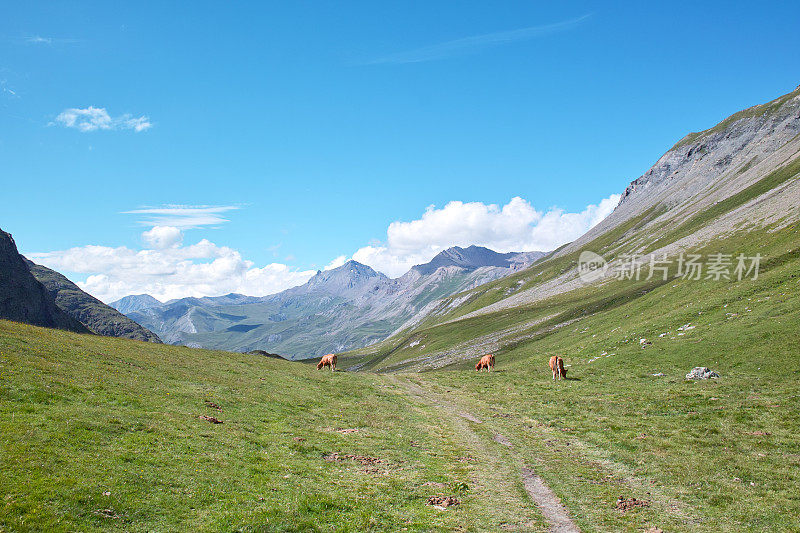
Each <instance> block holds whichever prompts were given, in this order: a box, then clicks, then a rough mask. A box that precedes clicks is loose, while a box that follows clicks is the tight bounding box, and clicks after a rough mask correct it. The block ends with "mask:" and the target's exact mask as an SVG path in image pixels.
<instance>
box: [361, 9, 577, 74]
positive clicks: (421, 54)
mask: <svg viewBox="0 0 800 533" xmlns="http://www.w3.org/2000/svg"><path fill="white" fill-rule="evenodd" d="M591 16H592V15H591V13H588V14H586V15H583V16H581V17H578V18H575V19H570V20H565V21H562V22H556V23H554V24H546V25H543V26H530V27H527V28H521V29H518V30H509V31H501V32H497V33H486V34H483V35H474V36H472V37H465V38H463V39H456V40H454V41H447V42H444V43H439V44H434V45H431V46H425V47H423V48H417V49H415V50H409V51H406V52H399V53H396V54H391V55H388V56H385V57H381V58H378V59H375V60H372V61H367V62H366V63H364V64H366V65H380V64H389V63H422V62H425V61H436V60H439V59H446V58H448V57H452V56H456V55H463V54H468V53H471V52H476V51H478V50H481V49H484V48H488V47H490V46H499V45H503V44H510V43H514V42H519V41H527V40H530V39H534V38H537V37H543V36H545V35H551V34H553V33H558V32H562V31H567V30H570V29H572V28H574V27H576V26H578V25H579V24H581V23H583V22H584V21H585V20H587V19H588V18H590V17H591Z"/></svg>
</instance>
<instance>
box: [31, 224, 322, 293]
mask: <svg viewBox="0 0 800 533" xmlns="http://www.w3.org/2000/svg"><path fill="white" fill-rule="evenodd" d="M155 229H156V228H153V230H155ZM174 229H175V228H171V229H168V230H163V229H161V230H158V231H156V232H154V233H151V237H152V238H153V239H154V242H155V244H156V245H158V246H159V247H158V248H150V249H143V250H133V249H131V248H128V247H125V246H120V247H117V248H112V247H108V246H95V245H89V246H81V247H76V248H70V249H68V250H61V251H56V252H46V253H34V254H29V256H30V258H31V259H32V260H33V261H35V262H37V263H41V264H43V265H45V266H47V267H50V268H53V269H55V270H60V271H68V272H75V273H80V274H89V276H88V278H87V279H86V281H85V282H80V281H79V282H78V283H77V284H78V286H79V287H80V288H81V289H83V290H85V291H86V292H88V293H90V294H92V295H94V296H95V297H97V298H99V299H101V300H103V301H104V302H111V301H114V300H117V299H119V298H121V297H123V296H127V295H129V294H139V293H143V292H144V293H147V294H150V295H152V296H154V297H156V298H157V299H159V300H161V301H166V300H170V299H173V298H183V297H186V296H196V297H201V296H219V295H221V294H227V293H231V292H237V293H241V294H247V295H250V296H264V295H267V294H273V293H276V292H280V291H282V290H285V289H288V288H289V287H294V286H296V285H302V284H303V283H305V282H306V281H308V280H309V279H310V278H311V276H313V275H314V273H315V271H313V270H305V271H301V270H296V269H293V268H291V267H289V266H287V265H283V264H279V263H272V264H268V265H266V266H264V267H260V268H259V267H255V266H254V263H253V262H252V261H248V260H246V259H244V258H243V257H242V255H241V254H240V253H239V252H238V251H237V250H234V249H232V248H229V247H227V246H218V245H216V244H214V243H213V242H211V241H209V240H207V239H202V240H200V241H198V242H197V243H195V244H192V245H190V246H181V245H180V244H179V241H178V240H176V239H175V233H174V231H173V230H174ZM153 230H151V231H153ZM145 233H150V232H145Z"/></svg>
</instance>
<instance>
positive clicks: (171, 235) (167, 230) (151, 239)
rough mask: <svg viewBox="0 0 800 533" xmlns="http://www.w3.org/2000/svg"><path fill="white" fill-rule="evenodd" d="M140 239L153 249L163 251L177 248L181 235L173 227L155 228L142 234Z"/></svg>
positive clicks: (178, 230)
mask: <svg viewBox="0 0 800 533" xmlns="http://www.w3.org/2000/svg"><path fill="white" fill-rule="evenodd" d="M142 239H144V242H145V243H147V244H148V245H150V246H152V247H153V248H157V249H164V248H172V247H175V246H178V245H179V244H180V243H181V240H182V239H183V234H182V233H181V230H180V229H179V228H176V227H174V226H155V227H154V228H153V229H151V230H148V231H145V232H144V233H142Z"/></svg>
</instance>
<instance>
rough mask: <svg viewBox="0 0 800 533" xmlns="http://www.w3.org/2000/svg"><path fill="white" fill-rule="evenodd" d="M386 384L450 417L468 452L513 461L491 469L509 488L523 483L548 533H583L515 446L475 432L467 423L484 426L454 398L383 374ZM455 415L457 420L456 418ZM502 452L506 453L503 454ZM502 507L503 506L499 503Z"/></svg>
mask: <svg viewBox="0 0 800 533" xmlns="http://www.w3.org/2000/svg"><path fill="white" fill-rule="evenodd" d="M384 377H385V379H386V380H387V381H389V382H390V383H392V384H393V385H395V386H397V387H398V388H400V389H402V390H404V391H405V393H406V394H408V395H409V396H412V397H414V398H415V399H417V400H418V401H420V402H422V403H424V404H426V405H428V406H430V407H433V408H435V409H436V410H437V411H439V412H440V413H442V414H443V415H445V416H447V415H449V416H448V420H449V421H450V422H451V423H452V424H453V425H454V426H455V428H456V430H457V431H459V433H460V435H459V436H460V437H462V438H463V439H464V440H465V441H466V443H467V445H468V446H469V448H470V449H471V450H472V451H473V452H474V453H475V454H476V455H477V456H480V457H484V458H486V459H487V460H489V461H499V458H501V457H502V455H510V456H511V460H510V461H508V460H506V461H500V462H501V463H502V464H493V465H491V466H492V468H501V469H502V470H504V471H505V472H504V474H505V477H506V479H505V482H506V484H507V485H509V486H513V485H516V484H517V483H518V482H520V481H521V482H522V484H523V486H524V487H525V491H526V492H527V494H528V496H530V498H531V499H532V500H533V501H534V503H535V504H536V507H537V509H538V510H539V512H540V513H541V514H542V516H544V518H545V520H546V521H547V523H548V524H549V531H551V532H553V533H580V529H578V526H577V525H576V524H575V522H573V521H572V519H571V518H570V517H569V514H568V513H567V510H566V509H565V508H564V506H563V505H562V504H561V500H559V499H558V497H557V496H556V495H555V494H554V493H553V491H552V490H550V487H548V486H547V484H546V483H545V482H544V480H542V478H541V477H539V476H538V475H536V473H535V472H534V470H533V469H532V468H530V467H529V466H526V465H524V463H523V461H522V459H521V458H520V457H519V456H518V455H517V454H516V453H515V452H514V445H513V443H512V442H511V441H510V440H509V439H508V438H507V437H504V436H503V435H501V434H499V433H493V434H492V437H491V440H489V439H486V438H484V437H482V436H481V435H479V434H478V433H477V432H476V431H475V430H473V429H472V428H471V427H470V425H469V424H468V423H467V422H466V421H469V422H473V423H475V424H482V423H483V422H482V421H481V420H480V418H478V417H477V416H475V415H474V414H472V413H470V412H469V411H467V410H465V409H463V408H462V407H461V406H459V405H457V404H456V403H455V402H454V401H453V400H452V399H451V398H444V397H442V395H440V394H436V393H434V392H432V391H430V390H427V389H425V388H424V387H421V386H420V385H418V384H416V383H414V382H412V381H411V380H409V379H407V378H405V377H404V376H402V375H398V374H384ZM453 415H455V416H453ZM501 448H502V450H503V452H502V454H501ZM497 504H502V502H497Z"/></svg>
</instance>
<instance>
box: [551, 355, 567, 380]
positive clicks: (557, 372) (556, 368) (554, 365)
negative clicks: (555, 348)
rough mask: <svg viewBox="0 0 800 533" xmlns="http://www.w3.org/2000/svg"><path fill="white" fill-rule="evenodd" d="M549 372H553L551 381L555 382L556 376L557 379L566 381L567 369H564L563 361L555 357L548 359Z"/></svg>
mask: <svg viewBox="0 0 800 533" xmlns="http://www.w3.org/2000/svg"><path fill="white" fill-rule="evenodd" d="M550 370H552V371H553V381H555V380H556V376H558V377H559V379H560V378H564V379H567V369H566V368H564V360H563V359H561V358H560V357H558V356H557V355H554V356H553V357H551V358H550Z"/></svg>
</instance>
